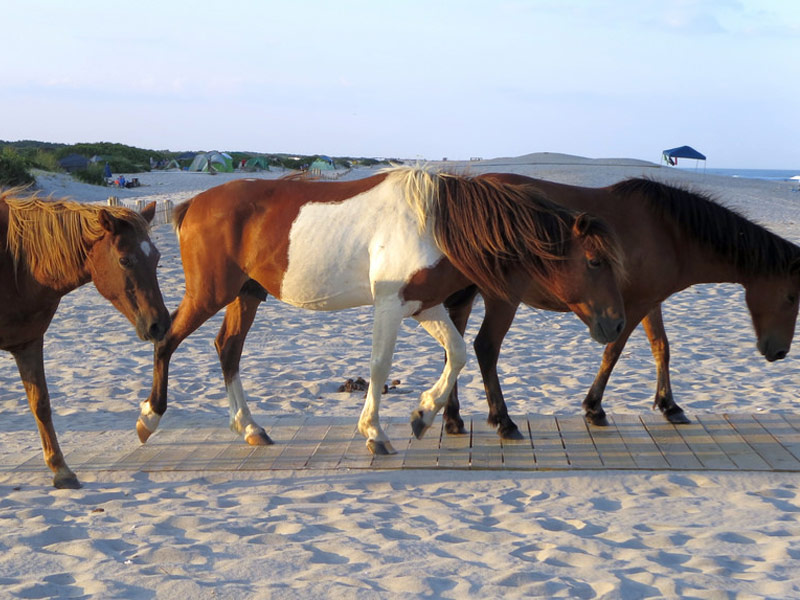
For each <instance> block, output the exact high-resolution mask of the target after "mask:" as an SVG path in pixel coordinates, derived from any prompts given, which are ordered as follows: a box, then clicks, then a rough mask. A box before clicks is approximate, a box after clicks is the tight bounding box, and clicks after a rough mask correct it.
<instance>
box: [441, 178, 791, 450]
mask: <svg viewBox="0 0 800 600" xmlns="http://www.w3.org/2000/svg"><path fill="white" fill-rule="evenodd" d="M481 177H485V178H487V179H488V180H491V181H503V182H507V183H519V184H523V183H527V184H529V185H533V186H535V187H536V189H538V190H539V191H540V192H541V193H542V194H544V195H545V196H546V197H547V198H549V199H551V200H553V201H556V202H559V203H561V204H563V205H565V206H568V207H571V208H573V209H576V210H581V211H586V212H587V213H590V214H593V215H597V216H599V217H601V218H603V219H604V220H605V221H606V222H608V223H609V224H610V225H611V226H612V227H613V228H614V230H615V231H616V232H617V235H618V236H619V239H620V241H621V243H622V246H623V249H624V253H625V266H626V269H627V273H628V277H627V280H626V282H625V283H623V284H622V285H621V286H620V289H621V290H622V295H623V298H624V300H625V314H626V318H627V322H626V325H625V328H624V330H623V331H622V334H621V335H620V336H619V337H618V338H617V340H616V341H614V342H612V343H610V344H608V345H607V346H606V348H605V352H604V353H603V360H602V363H601V365H600V371H599V372H598V373H597V376H596V378H595V380H594V383H593V384H592V387H591V388H590V389H589V392H588V394H587V395H586V398H585V399H584V401H583V408H584V410H585V413H586V418H587V420H589V421H590V422H591V423H594V424H596V425H606V424H607V419H606V415H605V411H604V410H603V407H602V406H601V402H602V399H603V392H604V391H605V387H606V384H607V382H608V378H609V376H610V375H611V371H612V369H613V368H614V365H615V364H616V362H617V359H618V358H619V356H620V353H621V352H622V349H623V348H624V347H625V342H626V341H627V340H628V336H629V335H630V334H631V332H632V331H633V330H634V328H635V327H636V326H637V325H638V324H639V322H641V323H642V325H643V326H644V330H645V332H646V333H647V337H648V338H649V340H650V346H651V349H652V352H653V357H654V358H655V361H656V367H657V377H658V381H657V383H656V395H655V408H658V409H659V410H660V411H661V412H662V413H663V415H664V416H665V417H666V418H667V419H668V420H669V421H671V422H673V423H687V422H688V419H687V417H686V415H685V414H684V412H683V410H682V409H681V408H680V407H679V406H678V405H677V404H676V403H675V400H674V398H673V395H672V387H671V385H670V379H669V344H668V341H667V336H666V333H665V332H664V324H663V321H662V315H661V302H663V301H664V300H665V299H666V298H668V297H669V296H670V295H672V294H674V293H675V292H678V291H680V290H683V289H684V288H687V287H689V286H691V285H693V284H696V283H717V282H731V283H739V284H741V285H743V286H744V288H745V291H746V296H745V299H746V302H747V307H748V308H749V310H750V315H751V317H752V321H753V326H754V328H755V333H756V339H757V346H758V349H759V351H760V352H761V353H762V354H763V355H764V357H765V358H766V359H767V360H768V361H774V360H779V359H782V358H784V357H785V356H786V354H787V353H788V352H789V346H790V344H791V341H792V337H793V335H794V327H795V321H796V319H797V308H798V296H800V247H798V246H796V245H795V244H792V243H791V242H788V241H786V240H784V239H782V238H780V237H778V236H777V235H775V234H773V233H771V232H769V231H767V230H766V229H764V228H763V227H761V226H759V225H756V224H755V223H752V222H751V221H749V220H747V219H745V218H744V217H743V216H741V215H739V214H737V213H736V212H734V211H732V210H729V209H728V208H725V207H723V206H721V205H719V204H717V203H716V202H714V201H713V200H712V199H711V198H709V197H708V196H706V195H703V194H698V193H693V192H690V191H687V190H684V189H680V188H677V187H673V186H669V185H665V184H662V183H658V182H655V181H652V180H649V179H631V180H627V181H623V182H621V183H617V184H615V185H612V186H610V187H606V188H599V189H596V188H582V187H575V186H570V185H563V184H558V183H552V182H548V181H541V180H537V179H531V178H529V177H524V176H522V175H512V174H487V175H483V176H481ZM476 293H477V290H476V288H474V287H473V288H471V289H470V290H467V291H465V292H464V293H462V294H460V295H458V296H454V297H453V298H452V299H451V301H450V302H448V305H449V306H450V310H451V317H452V318H453V321H454V322H455V324H456V326H457V327H458V328H459V330H460V331H462V332H463V331H464V329H465V327H466V322H467V318H468V317H469V312H470V310H471V307H472V299H473V298H474V296H475V294H476ZM522 301H523V302H524V303H525V304H528V305H530V306H533V307H536V308H544V309H547V310H556V311H566V310H567V307H566V306H564V305H563V303H561V302H559V301H558V298H556V297H554V296H553V295H552V294H550V293H549V292H548V290H546V289H544V288H542V287H541V286H539V285H536V284H535V282H532V285H531V286H530V288H529V289H528V290H527V291H526V292H525V293H524V294H523V295H522ZM485 304H486V315H485V318H484V322H483V325H482V326H481V329H480V332H479V333H478V336H477V339H476V340H475V350H476V353H477V356H478V361H479V363H480V367H481V373H482V375H483V380H484V386H485V388H486V395H487V399H488V402H489V422H490V423H492V424H494V425H497V427H498V433H499V434H500V435H501V436H503V437H510V438H513V437H518V436H519V432H518V430H517V426H516V425H515V424H514V422H513V421H512V420H511V419H510V418H509V416H508V411H507V409H506V404H505V401H504V399H503V394H502V391H501V390H500V383H499V380H498V378H497V370H496V365H497V358H498V355H499V353H500V344H501V343H502V340H503V337H504V336H505V334H506V332H507V331H508V328H509V327H510V325H511V321H512V320H513V318H514V313H515V311H516V306H514V305H509V304H508V303H505V302H502V301H497V300H495V299H493V298H491V297H490V296H487V297H486V298H485ZM458 410H459V406H458V397H457V394H456V392H455V391H454V393H453V395H452V397H451V399H450V402H449V403H448V406H447V407H446V408H445V411H444V418H445V421H446V423H447V429H448V431H450V432H459V431H461V429H462V428H463V423H462V422H461V419H460V417H459V414H458Z"/></svg>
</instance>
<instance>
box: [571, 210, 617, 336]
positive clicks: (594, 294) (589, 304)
mask: <svg viewBox="0 0 800 600" xmlns="http://www.w3.org/2000/svg"><path fill="white" fill-rule="evenodd" d="M559 267H560V268H558V269H557V272H556V278H557V281H556V285H557V289H558V293H559V295H560V296H561V299H562V301H563V302H564V303H565V304H566V305H567V306H568V307H569V309H570V310H571V311H572V312H574V313H575V314H576V315H577V316H578V317H579V318H580V319H581V320H582V321H583V322H584V323H585V324H586V325H587V326H588V327H589V332H590V334H591V336H592V338H593V339H594V340H596V341H597V342H600V343H601V344H610V343H611V342H613V341H615V340H616V339H617V338H618V337H619V335H620V334H621V333H622V330H623V329H624V328H625V305H624V303H623V300H622V294H621V293H620V290H619V283H620V281H622V280H623V279H624V270H623V262H622V251H621V249H620V246H619V243H618V242H617V239H616V235H615V234H614V233H613V231H612V230H611V228H610V227H609V226H608V225H606V224H605V222H604V221H602V220H600V219H598V218H595V217H592V216H589V215H587V214H585V213H583V214H579V215H577V216H576V218H575V221H574V224H573V226H572V240H571V243H570V246H569V251H568V253H567V255H566V257H565V260H564V261H563V264H561V265H559Z"/></svg>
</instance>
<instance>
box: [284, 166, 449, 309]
mask: <svg viewBox="0 0 800 600" xmlns="http://www.w3.org/2000/svg"><path fill="white" fill-rule="evenodd" d="M396 186H397V184H396V183H395V182H394V181H393V180H392V179H387V180H385V181H383V182H382V183H380V184H379V185H377V186H375V187H374V188H372V189H370V190H367V191H365V192H363V193H361V194H359V195H357V196H354V197H352V198H349V199H347V200H344V201H342V202H328V203H321V202H319V203H313V202H312V203H309V204H306V205H305V206H303V208H302V209H301V210H300V212H299V213H298V215H297V218H296V219H295V221H294V223H293V224H292V228H291V231H290V233H289V253H288V254H289V264H288V268H287V269H286V273H284V277H283V282H282V284H281V300H282V301H284V302H287V303H289V304H293V305H294V306H300V307H302V308H309V309H312V310H341V309H344V308H351V307H353V306H362V305H369V304H374V303H375V299H376V298H378V297H386V296H391V295H394V294H399V292H400V290H401V289H402V287H403V285H404V284H405V283H406V282H407V281H408V280H409V278H410V277H411V276H412V275H413V274H414V273H416V272H417V271H419V270H420V269H424V268H426V267H432V266H433V265H435V264H436V262H437V261H438V260H440V259H441V257H442V253H441V251H440V250H439V249H438V248H437V247H436V244H435V243H434V241H433V237H432V236H431V235H430V234H427V233H423V234H422V235H421V234H420V232H419V221H418V218H417V216H416V214H415V212H414V210H413V209H412V208H411V207H410V206H409V205H408V204H406V203H405V202H403V201H402V192H401V191H400V190H398V189H396ZM414 304H416V303H414ZM412 309H413V310H412ZM414 310H419V306H418V305H416V306H405V307H404V310H403V313H404V314H403V316H404V317H407V316H410V315H411V314H413V312H414Z"/></svg>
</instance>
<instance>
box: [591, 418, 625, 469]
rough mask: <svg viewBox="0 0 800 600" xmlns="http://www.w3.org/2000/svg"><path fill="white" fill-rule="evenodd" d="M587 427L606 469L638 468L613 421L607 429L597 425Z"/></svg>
mask: <svg viewBox="0 0 800 600" xmlns="http://www.w3.org/2000/svg"><path fill="white" fill-rule="evenodd" d="M587 427H588V430H589V435H590V436H591V437H592V441H593V442H594V446H595V448H597V453H598V455H599V456H600V460H601V461H602V462H603V466H604V467H605V468H606V469H635V468H636V462H635V461H634V460H633V457H632V456H631V453H630V452H629V451H628V447H627V446H626V445H625V442H624V441H623V440H622V436H621V435H620V433H619V431H618V430H617V426H616V425H615V424H614V423H613V421H611V420H610V419H609V424H608V425H607V426H606V427H598V426H596V425H587Z"/></svg>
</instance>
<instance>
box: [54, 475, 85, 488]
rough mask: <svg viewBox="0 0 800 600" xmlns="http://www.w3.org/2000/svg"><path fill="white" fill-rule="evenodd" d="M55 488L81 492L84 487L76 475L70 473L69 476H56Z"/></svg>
mask: <svg viewBox="0 0 800 600" xmlns="http://www.w3.org/2000/svg"><path fill="white" fill-rule="evenodd" d="M53 487H55V488H58V489H59V490H79V489H81V487H82V486H81V482H80V481H78V478H77V477H76V476H75V473H69V474H68V475H56V476H55V477H54V478H53Z"/></svg>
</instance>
